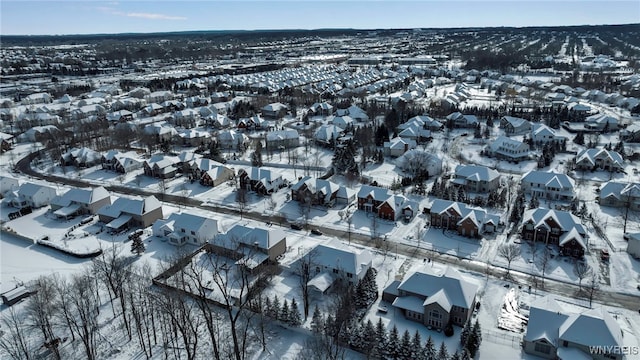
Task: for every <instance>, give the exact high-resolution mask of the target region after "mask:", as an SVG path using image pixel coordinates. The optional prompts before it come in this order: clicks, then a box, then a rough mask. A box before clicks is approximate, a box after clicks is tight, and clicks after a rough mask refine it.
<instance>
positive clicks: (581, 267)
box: [573, 261, 593, 290]
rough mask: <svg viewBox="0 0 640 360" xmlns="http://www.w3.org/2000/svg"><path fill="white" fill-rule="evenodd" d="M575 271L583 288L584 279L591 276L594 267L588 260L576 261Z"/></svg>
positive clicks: (579, 284)
mask: <svg viewBox="0 0 640 360" xmlns="http://www.w3.org/2000/svg"><path fill="white" fill-rule="evenodd" d="M573 273H574V274H575V275H576V276H577V277H578V286H579V287H580V290H582V280H584V279H585V278H587V277H589V276H590V275H591V274H592V273H593V269H592V268H591V265H589V264H587V262H586V261H576V263H575V264H573Z"/></svg>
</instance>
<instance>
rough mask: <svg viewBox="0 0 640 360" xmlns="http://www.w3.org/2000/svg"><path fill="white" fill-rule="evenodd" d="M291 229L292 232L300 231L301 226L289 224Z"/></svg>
mask: <svg viewBox="0 0 640 360" xmlns="http://www.w3.org/2000/svg"><path fill="white" fill-rule="evenodd" d="M291 228H292V229H293V230H302V226H300V225H298V224H291Z"/></svg>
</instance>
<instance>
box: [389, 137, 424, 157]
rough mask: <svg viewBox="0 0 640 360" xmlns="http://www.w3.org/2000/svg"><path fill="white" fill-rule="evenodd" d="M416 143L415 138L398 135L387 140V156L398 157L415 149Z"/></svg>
mask: <svg viewBox="0 0 640 360" xmlns="http://www.w3.org/2000/svg"><path fill="white" fill-rule="evenodd" d="M416 145H417V144H416V142H415V140H411V139H403V138H401V137H396V138H393V139H391V141H385V143H384V153H385V155H387V156H392V157H398V156H401V155H402V154H404V153H405V152H407V151H409V150H411V149H415V148H416Z"/></svg>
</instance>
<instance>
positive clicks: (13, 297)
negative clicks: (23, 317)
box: [2, 286, 31, 306]
mask: <svg viewBox="0 0 640 360" xmlns="http://www.w3.org/2000/svg"><path fill="white" fill-rule="evenodd" d="M30 295H31V291H29V290H28V289H27V288H26V287H24V286H18V287H16V288H15V289H12V290H9V291H7V292H5V293H4V294H2V302H3V303H4V304H5V305H7V306H11V305H13V304H15V303H17V302H19V301H20V300H22V299H25V298H28V297H29V296H30Z"/></svg>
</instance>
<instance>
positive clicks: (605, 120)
mask: <svg viewBox="0 0 640 360" xmlns="http://www.w3.org/2000/svg"><path fill="white" fill-rule="evenodd" d="M584 121H585V124H584V128H585V129H589V130H596V131H602V132H605V133H606V132H609V131H615V130H618V119H616V118H615V117H613V116H611V115H607V114H604V113H603V114H595V115H591V116H588V117H587V118H586V119H585V120H584Z"/></svg>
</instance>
